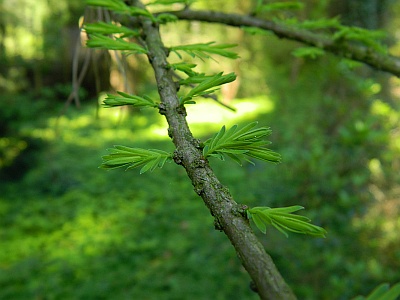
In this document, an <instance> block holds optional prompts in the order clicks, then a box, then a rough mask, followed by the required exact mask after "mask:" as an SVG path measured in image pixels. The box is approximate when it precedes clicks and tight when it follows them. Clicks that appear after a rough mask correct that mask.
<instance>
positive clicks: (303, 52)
mask: <svg viewBox="0 0 400 300" xmlns="http://www.w3.org/2000/svg"><path fill="white" fill-rule="evenodd" d="M292 54H293V55H294V56H296V57H306V56H308V57H310V58H312V59H315V58H317V57H318V56H322V55H324V54H325V51H324V50H323V49H320V48H317V47H300V48H297V49H295V50H294V51H292Z"/></svg>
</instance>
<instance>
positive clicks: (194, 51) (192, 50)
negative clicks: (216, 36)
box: [169, 42, 239, 59]
mask: <svg viewBox="0 0 400 300" xmlns="http://www.w3.org/2000/svg"><path fill="white" fill-rule="evenodd" d="M214 44H215V42H209V43H204V44H191V45H179V46H173V47H170V48H169V50H170V51H172V52H174V53H175V54H176V55H177V56H178V57H179V58H182V56H181V55H180V54H179V52H180V51H183V52H185V53H187V54H189V55H190V56H191V57H199V58H201V59H205V58H206V59H207V58H211V56H210V55H208V54H207V53H209V54H216V55H220V56H224V57H227V58H232V59H235V58H238V57H239V55H237V53H235V52H232V51H228V50H226V49H228V48H232V47H235V46H236V44H219V45H214Z"/></svg>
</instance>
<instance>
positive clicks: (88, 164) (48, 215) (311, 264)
mask: <svg viewBox="0 0 400 300" xmlns="http://www.w3.org/2000/svg"><path fill="white" fill-rule="evenodd" d="M83 2H84V1H81V0H69V1H67V0H1V1H0V101H1V102H0V103H1V109H0V299H257V295H256V294H254V293H252V292H251V291H250V289H249V288H248V286H249V282H250V278H249V276H248V275H247V273H246V272H245V270H244V269H243V268H242V267H241V265H240V262H239V260H238V258H237V257H236V254H235V252H234V249H233V247H232V246H231V245H230V243H229V241H228V240H227V239H226V237H225V236H224V235H223V234H221V233H220V232H218V231H215V230H214V226H213V219H212V217H211V216H210V215H209V212H208V210H207V208H206V207H205V206H204V204H203V202H202V200H201V199H200V198H199V197H197V195H196V194H195V193H194V192H193V190H192V187H191V184H190V181H189V180H188V179H187V178H186V177H185V173H184V170H183V169H182V168H181V167H178V166H176V165H174V164H168V165H166V166H164V168H163V169H161V170H156V171H154V172H153V173H146V174H144V175H139V172H138V170H133V171H129V172H124V171H123V170H114V171H108V172H106V171H103V170H100V169H98V166H99V165H100V163H101V156H102V155H104V154H106V149H107V148H110V147H112V146H113V145H115V144H123V145H126V146H132V147H143V148H160V149H165V150H173V145H172V143H171V142H170V141H169V139H168V136H167V130H166V122H165V121H164V120H163V118H162V117H161V116H158V115H157V114H156V113H154V112H153V111H150V110H146V109H144V110H138V109H128V108H116V109H114V108H113V109H104V108H102V107H101V106H100V104H101V101H102V99H103V98H104V92H112V91H115V90H123V91H128V92H131V93H138V94H143V93H145V94H147V95H156V90H155V89H154V87H155V85H154V80H153V78H152V72H151V70H150V69H149V68H148V67H147V62H146V60H145V57H141V56H130V57H128V58H126V57H122V56H121V55H120V54H117V53H114V52H105V51H103V52H102V51H93V50H87V49H84V48H82V47H80V45H81V44H82V43H83V40H84V35H80V31H79V22H80V21H82V19H81V17H82V16H83V15H85V18H86V19H85V21H87V20H89V21H91V20H94V19H96V18H98V17H99V16H101V14H100V13H99V12H98V11H96V10H91V11H89V10H88V9H85V7H84V3H83ZM254 2H255V1H254ZM269 2H271V1H269ZM303 2H304V3H305V7H304V9H303V10H299V11H288V12H269V13H265V14H264V17H266V18H272V17H273V18H277V19H282V18H291V17H294V16H295V17H298V18H300V19H302V20H304V19H307V18H309V19H318V18H322V17H332V16H336V15H340V16H341V20H342V21H343V22H344V23H345V24H348V25H357V26H361V27H365V28H368V29H381V30H383V31H385V32H386V33H387V37H386V40H385V43H387V44H388V45H389V52H390V53H392V54H393V55H397V56H400V43H399V38H400V30H399V28H400V2H399V1H394V0H381V1H377V0H351V1H346V0H339V1H328V0H326V1H317V0H306V1H303ZM251 7H252V1H240V0H230V1H226V0H224V1H223V0H215V1H206V0H199V1H197V2H196V3H195V5H194V8H201V9H206V8H209V9H218V10H222V11H225V12H239V13H241V12H242V13H246V12H248V11H249V9H251ZM103 17H104V16H103ZM162 32H163V35H164V38H165V44H166V45H167V46H168V45H176V44H181V43H184V44H189V43H198V42H209V41H217V42H220V43H237V44H238V47H237V48H236V49H237V52H238V53H239V55H240V56H241V58H240V59H239V60H237V61H228V60H225V59H219V58H218V57H216V60H217V61H218V62H212V61H211V62H205V63H202V62H201V61H196V63H198V64H199V65H201V66H203V67H204V70H206V69H207V73H211V72H219V71H221V70H224V71H225V72H230V71H235V72H236V73H237V74H238V80H237V81H236V82H235V83H232V84H230V85H228V86H227V87H225V88H223V89H222V90H221V92H219V97H220V99H222V100H223V101H224V102H225V103H227V104H229V105H231V106H233V107H235V108H236V109H237V112H236V113H235V112H232V111H230V110H228V109H226V108H224V107H222V106H221V105H218V104H217V103H215V102H213V101H212V100H209V99H208V100H207V99H204V100H203V99H198V101H197V102H198V104H196V105H192V106H190V107H189V108H188V120H189V122H190V125H191V126H192V129H193V132H194V134H195V136H197V137H198V138H201V139H203V140H204V139H206V138H207V137H209V136H210V135H211V134H212V133H214V132H215V131H217V130H219V129H220V127H221V126H222V125H224V124H225V125H227V126H231V125H233V124H238V123H241V122H249V121H253V120H258V121H259V122H260V125H266V126H271V128H272V129H273V134H272V136H271V140H272V141H273V144H272V147H271V148H272V149H274V150H276V151H278V152H279V153H281V154H282V155H283V163H282V164H280V165H268V164H264V163H261V162H258V163H257V164H256V165H255V166H252V165H250V164H249V165H245V166H243V167H239V166H237V165H235V163H233V162H232V163H231V162H224V163H222V162H217V161H212V165H213V166H214V167H215V170H216V173H217V175H219V176H220V178H221V181H222V182H223V184H225V185H227V186H228V187H229V189H230V191H231V192H232V194H233V196H234V197H235V199H236V201H237V202H240V203H246V204H248V205H250V206H261V205H263V206H272V207H273V206H287V205H294V204H299V205H303V206H305V207H306V211H305V213H304V214H306V215H307V216H308V217H310V218H311V219H312V220H313V222H314V223H316V224H319V225H321V226H323V227H324V228H326V229H327V230H328V236H327V238H326V239H314V238H310V237H306V236H296V235H294V234H292V235H290V237H289V239H286V238H285V237H284V236H283V235H282V234H280V233H279V232H276V230H274V229H270V230H268V231H267V235H266V236H264V235H262V234H260V239H261V240H262V241H263V243H264V244H265V247H266V249H267V251H268V252H269V253H270V254H271V255H272V257H273V259H274V260H275V262H276V264H277V265H278V269H279V270H280V271H281V272H282V274H283V277H284V278H285V279H286V280H287V282H288V283H289V284H290V285H291V286H292V288H293V289H294V291H295V293H296V294H297V295H298V297H299V299H350V298H352V297H354V296H356V295H359V294H364V295H365V294H367V293H369V292H370V291H371V290H372V289H373V288H374V287H375V286H377V285H378V284H380V283H382V282H389V283H394V282H398V281H399V280H400V274H399V270H400V238H399V237H400V236H399V232H400V218H399V206H400V172H399V171H400V156H399V154H400V127H399V118H400V111H399V105H400V80H399V79H398V78H395V77H394V76H390V75H388V74H384V73H381V72H378V71H375V70H372V69H370V68H368V67H365V66H362V65H359V64H355V63H354V62H349V61H345V60H340V59H339V58H337V57H335V56H333V55H329V54H328V55H326V56H323V57H319V58H316V59H306V58H298V57H295V56H293V55H292V52H293V51H294V50H295V49H296V48H297V47H299V46H300V44H298V43H296V42H292V41H287V40H282V39H278V38H277V37H275V36H274V35H272V34H266V35H251V34H250V33H248V32H243V31H241V30H239V29H235V28H228V27H225V26H221V25H210V24H201V23H199V22H192V23H188V22H184V21H182V22H178V23H173V24H170V25H168V26H165V27H163V30H162ZM77 49H80V50H79V52H76V51H77ZM76 53H78V57H79V64H78V66H79V68H82V66H84V65H85V62H87V63H89V65H88V72H87V74H86V76H85V77H84V79H83V82H82V84H81V86H80V88H79V89H76V95H79V101H78V100H77V97H75V98H74V99H73V101H72V102H71V103H70V105H68V104H67V99H68V97H69V95H70V93H71V92H72V79H71V78H72V69H73V57H74V54H76ZM171 57H172V59H173V54H172V56H171ZM124 78H127V79H128V80H127V81H125V80H124ZM99 95H100V96H99ZM70 100H71V98H70Z"/></svg>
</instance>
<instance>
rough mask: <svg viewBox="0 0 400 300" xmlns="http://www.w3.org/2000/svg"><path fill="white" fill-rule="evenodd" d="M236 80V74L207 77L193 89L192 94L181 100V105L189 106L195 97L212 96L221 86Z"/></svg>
mask: <svg viewBox="0 0 400 300" xmlns="http://www.w3.org/2000/svg"><path fill="white" fill-rule="evenodd" d="M235 79H236V75H235V73H229V74H226V75H222V72H221V73H218V74H216V75H214V76H211V77H207V78H206V79H204V80H203V81H202V82H201V83H200V84H199V85H197V86H196V87H194V88H193V89H191V90H190V92H189V93H187V94H186V96H184V97H182V98H181V104H188V103H189V101H191V100H192V98H193V97H197V96H202V95H206V94H211V93H213V92H215V91H216V90H217V89H218V88H219V86H220V85H222V84H225V83H228V82H232V81H234V80H235ZM191 102H192V101H191Z"/></svg>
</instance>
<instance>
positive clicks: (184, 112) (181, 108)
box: [176, 105, 187, 117]
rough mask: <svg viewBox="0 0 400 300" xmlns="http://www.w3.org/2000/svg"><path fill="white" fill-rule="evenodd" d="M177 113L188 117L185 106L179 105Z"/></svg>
mask: <svg viewBox="0 0 400 300" xmlns="http://www.w3.org/2000/svg"><path fill="white" fill-rule="evenodd" d="M176 112H177V113H178V114H180V115H182V116H184V117H186V116H187V112H186V108H185V107H184V106H183V105H179V106H178V107H177V108H176Z"/></svg>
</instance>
